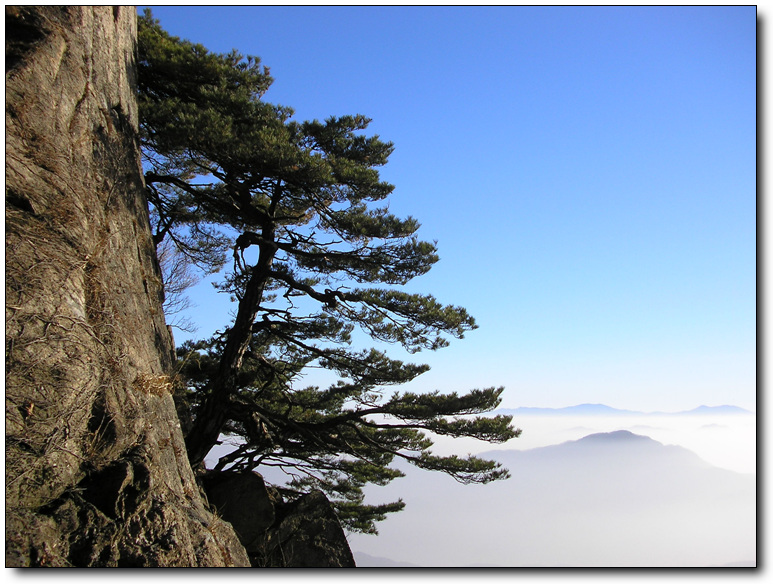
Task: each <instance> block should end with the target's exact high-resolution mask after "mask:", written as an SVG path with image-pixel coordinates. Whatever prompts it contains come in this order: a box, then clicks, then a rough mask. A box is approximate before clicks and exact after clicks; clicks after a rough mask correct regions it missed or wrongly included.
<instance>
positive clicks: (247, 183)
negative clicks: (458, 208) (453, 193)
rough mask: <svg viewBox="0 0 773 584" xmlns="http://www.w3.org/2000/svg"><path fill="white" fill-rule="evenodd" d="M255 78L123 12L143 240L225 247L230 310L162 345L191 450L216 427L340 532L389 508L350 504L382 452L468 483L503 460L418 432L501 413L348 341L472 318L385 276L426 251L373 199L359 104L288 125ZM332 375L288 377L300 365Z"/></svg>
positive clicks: (494, 401)
mask: <svg viewBox="0 0 773 584" xmlns="http://www.w3.org/2000/svg"><path fill="white" fill-rule="evenodd" d="M270 84H271V78H270V76H269V74H268V70H267V69H265V68H263V67H261V65H260V60H259V59H257V58H256V57H244V56H242V55H240V54H238V53H236V52H232V53H229V54H225V55H221V54H214V53H210V52H209V51H207V50H206V49H205V48H204V47H201V46H200V45H195V44H193V43H190V42H187V41H182V40H180V39H178V38H176V37H172V36H170V35H169V34H168V33H166V32H165V31H164V30H163V29H162V28H161V27H160V25H159V23H158V22H157V21H155V20H154V19H153V18H152V16H151V14H150V12H149V11H146V12H145V15H144V16H143V17H141V18H140V19H139V91H140V102H139V103H140V117H141V124H140V129H141V141H142V146H143V152H144V157H145V158H144V163H145V167H146V170H147V172H146V182H147V184H148V189H149V200H150V203H151V205H152V208H153V209H152V210H153V217H154V228H155V235H156V240H157V243H160V242H161V241H164V240H165V239H169V240H171V241H172V242H173V243H174V244H175V246H177V249H178V250H179V252H180V253H182V254H186V255H187V256H188V257H189V258H190V261H191V262H195V263H197V264H198V265H199V266H201V267H202V268H203V269H205V270H209V271H217V270H219V269H220V268H221V267H222V266H223V265H225V263H226V261H227V257H228V256H227V250H229V249H230V250H231V252H232V258H233V268H232V270H231V272H230V273H229V274H228V275H227V277H226V278H225V279H224V281H223V282H222V283H221V284H220V288H221V290H223V291H224V292H227V293H229V294H231V295H232V297H233V299H234V300H235V301H236V306H237V311H236V314H235V316H234V320H233V322H232V323H231V325H230V326H229V327H227V328H225V329H224V330H223V331H222V332H221V333H219V334H218V335H216V336H215V337H214V338H212V339H209V340H208V341H206V342H199V343H189V344H187V345H185V346H183V347H181V348H180V349H179V356H180V361H181V374H182V375H183V377H184V379H185V380H186V382H187V387H188V395H187V400H188V402H189V403H190V406H191V409H192V412H193V416H194V423H193V426H192V428H191V430H190V431H189V432H188V434H187V437H186V441H187V444H188V450H189V456H190V458H191V462H192V463H193V464H199V463H201V461H202V460H203V458H204V456H205V455H206V454H207V452H208V451H209V450H210V449H211V448H212V446H213V445H215V444H216V442H217V439H218V436H219V435H220V434H221V433H227V434H233V435H237V436H239V437H241V438H242V439H243V443H242V444H241V445H240V446H239V447H237V448H236V449H235V450H234V451H233V452H231V453H230V454H228V455H226V456H224V457H223V458H221V459H220V461H219V462H218V464H217V467H218V468H223V467H226V466H228V467H230V468H234V469H240V470H244V471H248V470H253V469H257V468H260V467H266V466H276V467H281V468H282V469H284V470H285V471H286V472H287V473H288V474H289V476H291V477H292V480H291V481H290V483H289V485H288V486H289V487H290V488H292V489H296V490H298V491H307V490H309V489H320V490H322V491H324V492H325V493H326V494H327V495H328V496H329V498H331V500H332V501H333V502H334V503H335V505H336V508H337V510H338V513H339V517H340V518H341V520H342V522H343V523H344V524H345V525H346V526H347V527H348V528H349V529H352V530H358V531H365V532H373V533H375V523H374V522H375V521H379V520H381V519H383V518H384V517H385V516H386V514H388V513H391V512H394V511H398V510H400V509H402V507H403V503H402V502H401V501H397V502H395V503H391V504H387V505H376V506H373V505H367V504H365V503H364V499H363V491H362V489H363V487H364V486H365V485H367V484H378V485H383V484H386V483H388V482H389V481H391V480H393V479H395V478H397V477H400V476H402V473H401V472H400V471H398V470H396V469H394V468H392V467H390V464H391V463H392V462H393V461H394V459H395V458H402V459H405V460H407V461H409V462H410V463H412V464H414V465H416V466H418V467H421V468H425V469H429V470H437V471H441V472H445V473H447V474H449V475H451V476H452V477H454V478H455V479H457V480H459V481H462V482H465V483H469V482H480V483H485V482H488V481H491V480H497V479H502V478H505V477H506V476H507V471H506V470H504V469H502V468H500V467H499V465H498V464H497V463H494V462H492V461H486V460H482V459H479V458H476V457H467V458H459V457H456V456H451V457H439V456H434V455H432V454H431V451H430V448H431V446H432V440H431V438H430V436H431V434H432V433H434V434H437V435H447V436H468V437H474V438H477V439H480V440H485V441H489V442H503V441H506V440H509V439H510V438H513V437H515V436H517V435H518V434H519V433H520V430H515V429H513V428H512V427H511V426H510V422H511V418H510V417H509V416H497V417H481V416H479V414H482V413H485V412H487V411H490V410H491V409H493V408H495V407H496V406H497V405H498V404H499V400H500V394H501V392H502V389H501V388H500V389H494V388H489V389H483V390H473V391H470V392H469V393H467V394H465V395H461V396H460V395H457V394H456V393H453V394H447V395H444V394H441V393H439V392H435V393H431V394H415V393H399V392H395V393H393V394H392V395H391V396H386V395H385V390H386V388H387V387H388V386H398V385H401V384H405V383H407V382H409V381H411V380H413V379H415V378H416V377H417V376H418V375H420V374H422V373H424V372H425V371H427V369H428V367H427V366H426V365H421V364H411V363H405V362H402V361H399V360H395V359H392V358H390V357H389V356H388V355H387V354H386V352H384V351H382V350H379V349H376V348H371V349H364V350H362V349H359V350H358V349H356V348H355V347H354V343H353V338H354V337H353V335H354V333H355V331H362V332H364V333H366V334H367V335H369V336H370V337H371V338H372V339H374V340H375V341H377V342H381V343H395V344H399V345H401V346H402V347H403V348H404V349H405V350H406V351H407V352H409V353H417V352H419V351H421V350H425V349H429V350H436V349H439V348H442V347H444V346H446V345H447V344H448V342H449V338H462V337H463V336H464V334H465V333H466V332H467V331H469V330H472V329H474V328H475V327H476V325H475V321H474V320H473V318H472V317H471V316H470V315H469V314H468V313H467V312H466V311H465V310H464V309H463V308H460V307H456V306H448V305H443V304H441V303H440V302H439V301H438V300H436V299H435V298H434V297H433V296H431V295H422V294H410V293H406V292H404V291H402V290H400V289H399V287H400V286H402V285H404V284H406V283H408V282H409V281H410V280H412V279H413V278H414V277H416V276H420V275H422V274H424V273H426V272H427V271H428V270H429V269H430V268H431V267H432V266H433V265H434V264H435V262H437V261H438V256H437V249H436V245H435V243H430V242H425V241H421V240H420V239H418V237H417V236H416V233H417V231H418V229H419V223H418V222H417V221H416V220H415V219H413V218H411V217H408V218H405V219H403V218H399V217H397V216H395V215H393V214H391V213H390V212H389V210H388V208H387V207H386V206H385V205H382V206H379V205H378V204H379V203H381V202H382V201H384V199H385V198H386V197H387V196H388V195H389V194H390V193H391V192H392V190H393V187H392V185H390V184H388V183H386V182H383V181H382V180H381V178H380V175H379V172H378V169H377V167H379V166H381V165H384V164H386V162H387V160H388V158H389V155H390V154H391V152H392V149H393V146H392V144H391V143H389V142H384V141H382V140H381V139H380V138H379V137H378V136H370V137H368V136H365V135H364V134H363V133H362V132H363V131H365V130H366V129H367V127H368V124H369V122H370V120H368V119H367V118H366V117H364V116H362V115H353V116H342V117H331V118H328V119H327V120H325V121H324V122H320V121H317V120H314V121H307V122H302V123H299V122H296V121H293V120H292V115H293V112H292V110H291V109H290V108H287V107H283V106H277V105H273V104H269V103H267V102H264V101H263V100H262V97H263V95H264V94H265V92H266V90H267V89H268V87H269V86H270ZM315 367H316V368H324V369H327V370H330V371H333V372H335V373H336V374H337V375H338V377H339V381H337V382H335V383H334V384H332V385H331V386H330V387H327V388H325V389H323V388H319V387H304V386H303V384H302V376H303V374H304V372H305V371H307V370H308V369H309V368H315Z"/></svg>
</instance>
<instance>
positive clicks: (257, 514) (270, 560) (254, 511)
mask: <svg viewBox="0 0 773 584" xmlns="http://www.w3.org/2000/svg"><path fill="white" fill-rule="evenodd" d="M202 483H203V485H204V488H205V490H206V493H207V496H208V498H209V502H210V503H211V504H212V505H213V506H214V507H215V508H216V509H217V512H218V514H220V515H221V517H222V518H223V519H224V520H226V521H228V522H229V523H231V524H232V525H233V527H234V529H235V530H236V533H237V535H238V536H239V539H240V540H241V542H242V544H244V547H245V548H246V550H247V553H248V554H249V558H250V562H251V563H252V565H253V567H288V568H350V567H355V562H354V556H353V555H352V552H351V550H350V549H349V544H348V542H347V541H346V535H344V531H343V529H342V528H341V524H340V522H339V521H338V517H337V516H336V514H335V511H334V510H333V507H332V506H331V504H330V502H329V501H328V500H327V498H326V497H325V495H324V493H322V492H321V491H314V492H312V493H309V494H307V495H302V496H300V497H298V498H297V499H295V500H294V501H292V502H289V503H288V502H285V501H284V500H283V498H282V497H281V495H280V494H279V492H278V491H277V490H276V489H273V488H270V487H266V485H265V483H264V482H263V478H262V477H261V476H260V475H259V474H257V473H230V472H218V473H208V474H206V475H204V476H203V477H202Z"/></svg>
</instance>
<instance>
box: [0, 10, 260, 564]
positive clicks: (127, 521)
mask: <svg viewBox="0 0 773 584" xmlns="http://www.w3.org/2000/svg"><path fill="white" fill-rule="evenodd" d="M135 38H136V10H135V9H134V8H133V7H75V6H68V7H7V8H6V207H5V209H6V410H5V416H6V566H248V565H249V560H248V558H247V555H246V552H245V550H244V547H243V546H242V545H241V544H240V543H239V541H238V538H237V537H236V534H235V532H234V530H233V528H232V527H231V525H230V524H228V523H226V522H225V521H223V520H221V519H219V518H218V517H217V516H215V515H214V514H213V513H211V512H210V510H209V509H208V507H207V506H206V504H205V502H204V500H203V498H202V496H201V494H200V491H199V487H198V486H197V483H196V480H195V477H194V474H193V472H192V470H191V468H190V466H189V464H188V460H187V456H186V452H185V444H184V441H183V437H182V434H181V432H180V427H179V421H178V419H177V415H176V413H175V407H174V403H173V399H172V396H171V394H170V387H171V381H172V380H171V379H170V378H169V373H170V371H171V364H172V350H173V344H172V339H171V335H170V333H169V332H168V330H167V327H166V325H165V322H164V315H163V312H162V310H161V303H162V299H163V292H162V285H161V279H160V274H159V269H158V265H157V260H156V256H155V250H154V247H153V243H152V241H151V236H150V231H149V225H148V214H147V204H146V202H145V199H144V191H143V189H144V186H143V180H142V172H141V165H140V152H139V146H138V142H137V139H136V132H137V123H138V119H137V105H136V97H135V93H134V92H135V79H134V71H135V69H134V44H135Z"/></svg>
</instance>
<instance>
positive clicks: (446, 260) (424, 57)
mask: <svg viewBox="0 0 773 584" xmlns="http://www.w3.org/2000/svg"><path fill="white" fill-rule="evenodd" d="M153 14H154V16H155V17H156V18H158V19H159V20H160V21H161V24H162V26H163V27H164V28H165V29H166V30H168V31H169V32H170V33H171V34H174V35H177V36H180V37H183V38H187V39H190V40H192V41H194V42H198V43H201V44H203V45H204V46H206V47H207V48H208V49H210V50H212V51H216V52H227V51H230V50H231V49H233V48H236V49H238V50H239V51H240V52H241V53H243V54H250V55H257V56H259V57H261V59H262V62H263V64H264V65H266V66H268V67H269V68H270V70H271V74H272V76H273V77H274V79H275V82H274V84H273V86H272V87H271V89H270V90H269V91H268V92H267V93H266V95H265V97H264V99H266V100H267V101H270V102H273V103H279V104H282V105H287V106H291V107H293V108H294V109H295V112H296V115H295V119H297V120H306V119H314V118H316V119H324V118H326V117H328V116H331V115H346V114H356V113H360V114H365V115H367V116H368V117H370V118H372V120H373V121H372V123H371V125H370V127H369V129H368V132H369V133H372V134H378V135H380V136H381V138H382V139H385V140H388V141H392V142H394V144H395V151H394V154H393V155H392V157H391V158H390V162H389V164H388V165H386V166H385V167H383V169H382V177H383V178H384V179H385V180H387V181H389V182H391V183H392V184H394V185H395V186H396V188H395V191H394V194H393V195H392V196H391V197H390V210H391V211H393V212H394V213H396V214H398V215H402V216H405V215H411V216H414V217H416V218H417V219H419V221H420V222H421V223H422V228H421V230H420V231H419V235H420V236H421V237H422V238H423V239H425V240H430V241H431V240H437V242H438V246H439V254H440V257H441V261H440V262H439V263H438V264H437V265H436V266H435V267H434V268H433V270H432V271H431V272H430V273H429V274H427V275H425V276H423V277H421V278H418V279H416V280H415V281H413V282H411V283H410V284H409V285H408V286H407V287H406V289H407V290H409V291H412V292H425V293H431V294H433V295H435V296H436V297H437V298H438V299H439V300H441V301H442V302H444V303H449V304H454V305H461V306H464V307H465V308H467V309H468V310H469V311H470V313H471V314H472V315H473V316H474V317H475V319H476V321H477V323H478V325H479V328H478V329H477V330H475V331H472V332H470V333H469V334H467V335H466V336H465V338H464V339H463V340H459V341H452V343H451V346H450V347H448V348H445V349H442V350H440V351H438V352H436V353H420V354H418V355H416V356H412V357H408V356H407V355H405V354H404V353H401V351H400V350H398V348H394V349H392V350H390V354H391V355H392V356H394V357H396V358H412V359H414V360H417V361H420V362H425V363H428V364H430V365H431V367H432V369H431V371H430V372H428V373H426V374H425V375H422V376H420V377H419V378H418V379H417V380H415V381H414V382H412V383H411V384H410V386H409V387H408V388H407V389H410V390H411V391H429V390H435V389H439V390H441V391H459V392H463V391H465V390H468V389H472V388H475V387H490V386H505V387H506V390H505V393H504V394H503V404H502V405H503V407H506V408H516V407H519V406H539V407H563V406H569V405H574V404H579V403H605V404H607V405H610V406H613V407H617V408H624V409H636V410H641V411H679V410H685V409H692V408H694V407H696V406H699V405H702V404H705V405H722V404H734V405H738V406H740V407H743V408H746V409H749V410H752V411H756V381H757V380H756V351H757V346H756V340H757V338H756V335H757V325H756V321H757V312H756V301H757V296H756V292H757V274H756V262H757V255H756V254H757V252H756V245H757V233H756V221H757V214H756V213H757V192H756V190H757V183H756V180H757V179H756V139H757V134H756V124H757V118H756V91H757V85H756V67H757V63H756V11H755V7H754V6H751V7H617V8H608V7H287V6H285V7H282V6H278V7H276V6H275V7H243V8H242V7H178V6H165V7H154V8H153ZM190 295H191V299H192V301H193V302H194V304H196V305H197V307H196V308H195V309H193V311H192V312H191V314H190V317H191V318H192V320H194V321H195V322H196V323H197V324H198V325H199V330H198V332H197V333H196V335H194V336H197V337H202V338H204V337H207V336H209V335H210V334H211V333H212V332H213V331H214V330H216V329H218V328H220V329H222V328H223V327H224V326H226V325H227V324H228V323H229V321H230V317H229V316H228V311H229V310H231V309H232V308H233V305H232V304H230V302H229V301H228V298H227V297H225V296H223V295H217V294H215V293H214V291H213V290H212V288H211V286H210V285H209V283H208V282H206V281H205V282H203V283H202V284H201V285H200V286H198V287H197V288H196V289H194V290H192V292H191V294H190ZM175 337H176V340H177V341H178V342H181V341H183V340H185V339H187V338H190V335H186V334H183V333H182V332H179V331H176V332H175ZM312 381H313V380H310V381H309V382H310V383H311V382H312Z"/></svg>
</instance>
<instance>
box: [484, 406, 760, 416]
mask: <svg viewBox="0 0 773 584" xmlns="http://www.w3.org/2000/svg"><path fill="white" fill-rule="evenodd" d="M492 413H494V414H505V415H514V416H687V415H712V416H718V415H738V414H743V415H746V414H752V413H753V412H750V411H749V410H745V409H743V408H739V407H737V406H729V405H725V406H699V407H697V408H695V409H692V410H687V411H682V412H640V411H636V410H620V409H617V408H612V407H609V406H605V405H604V404H580V405H576V406H569V407H565V408H533V407H520V408H515V409H499V410H495V411H494V412H492Z"/></svg>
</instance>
